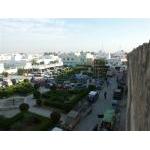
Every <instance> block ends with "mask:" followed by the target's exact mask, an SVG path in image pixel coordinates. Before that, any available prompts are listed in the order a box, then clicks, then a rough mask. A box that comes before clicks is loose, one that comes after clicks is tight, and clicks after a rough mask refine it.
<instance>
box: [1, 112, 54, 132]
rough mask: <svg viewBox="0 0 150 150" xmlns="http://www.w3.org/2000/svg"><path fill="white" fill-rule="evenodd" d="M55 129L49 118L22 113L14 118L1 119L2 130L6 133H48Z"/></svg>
mask: <svg viewBox="0 0 150 150" xmlns="http://www.w3.org/2000/svg"><path fill="white" fill-rule="evenodd" d="M53 127H54V124H52V123H51V121H50V119H49V118H46V117H42V116H39V115H36V114H34V113H31V112H24V113H22V112H20V113H19V114H17V115H16V116H14V117H12V118H4V117H2V116H1V117H0V129H1V130H6V131H46V130H48V129H51V128H53Z"/></svg>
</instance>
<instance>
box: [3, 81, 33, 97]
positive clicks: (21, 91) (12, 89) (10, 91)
mask: <svg viewBox="0 0 150 150" xmlns="http://www.w3.org/2000/svg"><path fill="white" fill-rule="evenodd" d="M32 92H33V86H32V85H31V83H30V82H27V81H23V82H20V83H17V84H16V85H11V86H8V87H5V88H3V87H0V98H7V97H10V96H13V95H20V96H25V95H27V94H30V93H32Z"/></svg>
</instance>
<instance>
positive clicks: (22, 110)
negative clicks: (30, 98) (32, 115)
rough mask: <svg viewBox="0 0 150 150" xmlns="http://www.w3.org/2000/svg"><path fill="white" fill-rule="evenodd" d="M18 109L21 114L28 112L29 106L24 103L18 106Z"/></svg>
mask: <svg viewBox="0 0 150 150" xmlns="http://www.w3.org/2000/svg"><path fill="white" fill-rule="evenodd" d="M19 109H20V111H21V112H27V111H28V110H29V105H28V104H26V103H22V104H21V105H20V106H19Z"/></svg>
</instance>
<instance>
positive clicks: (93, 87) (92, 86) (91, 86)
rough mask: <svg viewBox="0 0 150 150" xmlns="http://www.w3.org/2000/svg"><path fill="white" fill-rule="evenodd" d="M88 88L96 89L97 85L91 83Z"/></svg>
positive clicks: (90, 89)
mask: <svg viewBox="0 0 150 150" xmlns="http://www.w3.org/2000/svg"><path fill="white" fill-rule="evenodd" d="M88 89H89V91H94V90H96V86H95V85H89V87H88Z"/></svg>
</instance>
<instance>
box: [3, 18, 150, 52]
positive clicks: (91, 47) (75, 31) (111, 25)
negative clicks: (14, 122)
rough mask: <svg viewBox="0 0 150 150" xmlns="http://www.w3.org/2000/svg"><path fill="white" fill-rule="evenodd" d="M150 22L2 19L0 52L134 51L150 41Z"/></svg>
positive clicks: (128, 20)
mask: <svg viewBox="0 0 150 150" xmlns="http://www.w3.org/2000/svg"><path fill="white" fill-rule="evenodd" d="M149 37H150V19H47V18H45V19H31V18H30V19H27V18H26V19H19V18H18V19H17V18H8V19H0V52H1V53H3V52H6V51H8V52H12V51H19V52H27V51H30V52H31V51H32V52H35V51H37V52H43V51H55V50H56V51H63V52H64V51H67V52H68V51H77V50H87V51H99V50H104V51H105V52H115V51H118V50H122V49H123V50H125V51H131V50H132V49H133V48H136V47H137V46H138V45H141V44H142V43H144V42H148V41H149Z"/></svg>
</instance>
